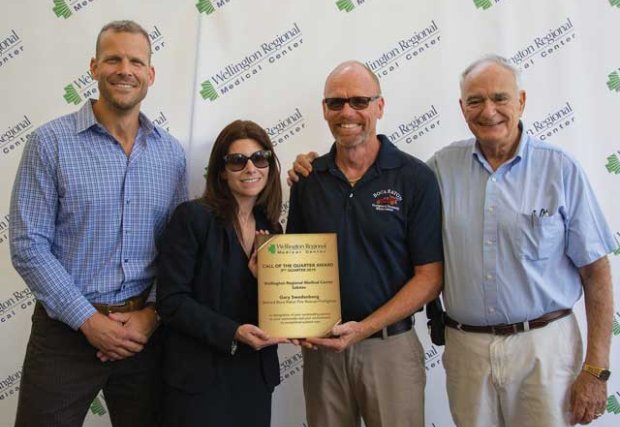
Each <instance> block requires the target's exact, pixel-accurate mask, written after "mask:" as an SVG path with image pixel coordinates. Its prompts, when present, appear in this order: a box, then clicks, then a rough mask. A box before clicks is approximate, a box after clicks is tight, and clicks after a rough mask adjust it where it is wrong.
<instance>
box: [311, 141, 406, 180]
mask: <svg viewBox="0 0 620 427" xmlns="http://www.w3.org/2000/svg"><path fill="white" fill-rule="evenodd" d="M377 138H379V143H380V147H379V154H377V159H376V160H375V163H374V164H373V166H371V167H375V168H378V169H379V170H385V169H394V168H398V167H400V166H401V165H402V162H403V159H402V158H401V156H400V151H399V150H398V148H396V146H395V145H394V144H392V143H391V142H390V140H389V139H388V138H387V137H386V136H385V135H377ZM312 166H313V169H315V170H317V171H326V170H329V169H338V166H336V143H335V142H334V143H333V144H332V147H331V149H330V150H329V153H327V154H326V155H324V156H321V157H319V158H317V159H316V160H315V162H314V164H313V165H312Z"/></svg>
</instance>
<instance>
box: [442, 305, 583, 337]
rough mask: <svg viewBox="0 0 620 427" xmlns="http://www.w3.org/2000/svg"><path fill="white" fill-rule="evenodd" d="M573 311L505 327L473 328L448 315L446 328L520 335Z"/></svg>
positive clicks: (569, 310)
mask: <svg viewBox="0 0 620 427" xmlns="http://www.w3.org/2000/svg"><path fill="white" fill-rule="evenodd" d="M572 311H573V310H571V309H570V308H567V309H564V310H558V311H552V312H551V313H547V314H543V315H542V316H540V317H538V318H536V319H534V320H526V321H525V322H519V323H511V324H504V325H495V326H472V325H463V324H462V323H459V322H457V321H456V320H454V319H451V318H449V317H448V315H447V314H445V315H444V317H445V322H446V326H449V327H451V328H454V329H459V330H461V331H465V332H477V333H483V334H493V335H513V334H518V333H519V332H527V331H529V330H531V329H539V328H544V327H545V326H547V325H548V324H549V323H551V322H554V321H556V320H558V319H561V318H562V317H566V316H568V315H569V314H571V313H572Z"/></svg>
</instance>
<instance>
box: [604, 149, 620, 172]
mask: <svg viewBox="0 0 620 427" xmlns="http://www.w3.org/2000/svg"><path fill="white" fill-rule="evenodd" d="M605 168H607V171H608V172H609V173H613V174H616V175H618V174H619V173H620V159H618V155H617V154H612V155H611V156H609V157H607V164H606V165H605Z"/></svg>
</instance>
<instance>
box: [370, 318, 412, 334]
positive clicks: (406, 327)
mask: <svg viewBox="0 0 620 427" xmlns="http://www.w3.org/2000/svg"><path fill="white" fill-rule="evenodd" d="M412 327H413V322H412V320H411V318H410V317H408V318H406V319H403V320H400V321H398V322H396V323H392V324H391V325H389V326H387V327H385V328H383V329H381V330H380V331H377V332H375V333H374V334H372V335H371V336H369V337H368V338H383V339H385V338H387V337H391V336H393V335H398V334H402V333H403V332H407V331H410V330H411V328H412Z"/></svg>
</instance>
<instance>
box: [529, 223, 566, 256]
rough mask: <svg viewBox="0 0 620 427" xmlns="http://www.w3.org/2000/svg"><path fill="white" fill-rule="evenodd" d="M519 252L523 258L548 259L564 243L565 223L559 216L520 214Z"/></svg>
mask: <svg viewBox="0 0 620 427" xmlns="http://www.w3.org/2000/svg"><path fill="white" fill-rule="evenodd" d="M518 224H519V230H518V250H519V255H520V256H521V258H524V259H527V260H532V261H539V260H546V259H548V258H549V257H550V256H551V255H552V254H553V253H554V252H555V251H556V249H557V247H558V246H559V245H560V244H561V243H562V242H563V241H564V222H563V220H562V217H561V216H560V215H558V214H554V215H549V216H539V215H534V214H523V213H522V214H519V222H518Z"/></svg>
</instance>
